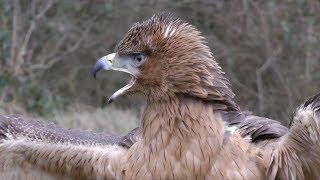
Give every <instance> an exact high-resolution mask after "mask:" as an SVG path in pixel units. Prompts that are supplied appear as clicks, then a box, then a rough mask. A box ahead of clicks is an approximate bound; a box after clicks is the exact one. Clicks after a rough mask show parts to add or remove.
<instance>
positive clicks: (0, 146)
mask: <svg viewBox="0 0 320 180" xmlns="http://www.w3.org/2000/svg"><path fill="white" fill-rule="evenodd" d="M131 133H132V132H131ZM129 135H130V136H129ZM132 137H133V136H132V135H131V134H130V133H129V134H128V135H125V136H123V137H122V136H116V135H110V134H104V133H93V132H89V131H82V130H67V129H64V128H61V127H60V126H58V125H55V124H48V123H45V122H42V121H39V120H24V119H22V118H21V117H20V116H16V115H10V116H2V115H0V174H1V176H2V177H6V178H12V177H21V178H26V177H29V178H31V179H43V178H46V179H47V178H49V177H51V178H56V177H57V176H64V177H65V176H67V177H79V178H81V177H92V178H97V177H113V178H114V177H115V176H116V174H115V173H114V172H116V171H115V170H114V169H110V167H117V163H114V161H113V159H115V161H117V162H118V161H119V160H120V159H121V157H122V156H121V154H124V153H125V152H126V148H128V147H130V146H131V145H132V143H133V141H132V140H133V139H132ZM123 156H124V155H123ZM51 172H53V174H54V176H53V174H51V175H50V173H51Z"/></svg>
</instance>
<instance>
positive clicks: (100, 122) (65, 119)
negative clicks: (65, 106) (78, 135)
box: [51, 106, 139, 134]
mask: <svg viewBox="0 0 320 180" xmlns="http://www.w3.org/2000/svg"><path fill="white" fill-rule="evenodd" d="M138 119H139V118H138V116H137V113H135V112H133V111H130V110H119V109H116V108H115V107H113V106H108V107H105V108H98V109H95V110H93V111H90V110H88V109H83V108H74V109H72V110H70V111H68V112H64V111H56V112H54V116H53V118H52V119H51V120H52V121H53V122H56V123H57V124H59V125H61V126H63V127H66V128H79V129H84V130H93V131H100V132H101V131H103V132H108V133H122V134H123V133H126V132H128V131H130V130H132V129H133V128H135V127H136V126H137V123H138Z"/></svg>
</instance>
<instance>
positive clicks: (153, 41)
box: [92, 14, 233, 102]
mask: <svg viewBox="0 0 320 180" xmlns="http://www.w3.org/2000/svg"><path fill="white" fill-rule="evenodd" d="M99 70H116V71H122V72H126V73H129V74H130V75H131V77H132V79H131V81H130V82H129V83H128V84H127V85H126V86H125V87H123V88H121V89H119V90H118V91H116V92H115V93H114V94H113V95H112V96H111V97H110V99H109V102H112V101H113V100H114V99H115V98H117V97H118V96H120V95H124V94H127V93H140V94H142V95H144V96H145V97H146V98H147V100H150V101H152V100H157V101H158V100H166V99H168V98H171V97H172V96H178V95H187V96H191V97H195V98H200V99H205V100H222V99H225V98H227V99H231V98H232V96H233V93H232V91H231V90H230V89H229V87H228V81H227V79H226V78H224V76H223V72H222V71H221V70H220V67H219V65H218V64H217V63H216V61H215V60H214V58H213V56H212V54H211V52H210V49H209V48H208V46H207V45H206V43H205V41H204V38H203V37H202V36H201V35H200V32H199V31H198V30H197V29H196V28H195V27H193V26H192V25H189V24H188V23H186V22H184V21H182V20H180V19H176V18H173V17H172V16H170V15H166V14H162V15H155V16H153V17H151V18H150V19H148V20H146V21H144V22H142V23H136V24H134V25H133V26H132V27H131V29H130V30H129V31H128V33H127V34H126V35H125V36H124V38H123V39H122V40H121V41H120V42H119V44H118V45H117V47H116V48H115V53H112V54H109V55H107V56H104V57H102V58H101V59H99V60H98V61H97V63H96V64H95V66H94V67H93V69H92V73H93V75H94V76H96V73H97V72H98V71H99Z"/></svg>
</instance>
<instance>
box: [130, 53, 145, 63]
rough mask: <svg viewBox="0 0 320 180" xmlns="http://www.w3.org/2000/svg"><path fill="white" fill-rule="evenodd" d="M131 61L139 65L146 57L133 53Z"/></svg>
mask: <svg viewBox="0 0 320 180" xmlns="http://www.w3.org/2000/svg"><path fill="white" fill-rule="evenodd" d="M132 59H133V61H134V62H135V63H137V64H139V65H140V64H142V63H143V62H144V61H145V59H146V56H145V55H144V54H143V53H133V54H132Z"/></svg>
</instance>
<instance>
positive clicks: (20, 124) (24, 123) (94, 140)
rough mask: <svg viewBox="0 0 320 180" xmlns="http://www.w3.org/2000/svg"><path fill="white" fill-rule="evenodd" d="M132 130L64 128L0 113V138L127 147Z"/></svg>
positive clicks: (131, 140)
mask: <svg viewBox="0 0 320 180" xmlns="http://www.w3.org/2000/svg"><path fill="white" fill-rule="evenodd" d="M135 131H137V129H134V130H132V132H130V133H128V134H127V135H125V136H119V135H112V134H106V133H95V132H91V131H84V130H80V129H64V128H62V127H60V126H59V125H56V124H54V123H46V122H44V121H41V120H37V119H23V118H22V117H21V116H19V115H9V116H4V115H0V139H3V138H6V137H7V136H12V137H19V138H22V137H24V138H28V139H30V140H38V141H48V142H51V143H71V144H79V145H113V144H114V145H120V146H123V147H125V148H129V147H130V146H131V145H132V143H133V142H134V141H133V140H134V136H132V135H131V134H132V133H134V132H135Z"/></svg>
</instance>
